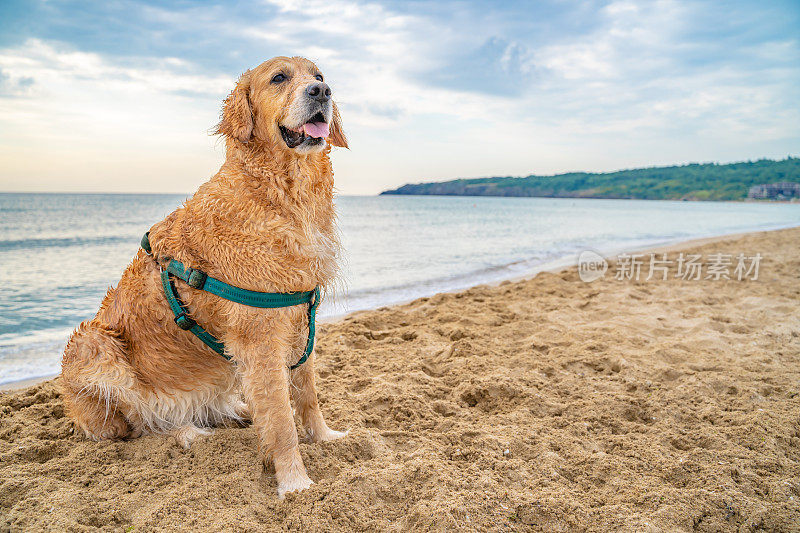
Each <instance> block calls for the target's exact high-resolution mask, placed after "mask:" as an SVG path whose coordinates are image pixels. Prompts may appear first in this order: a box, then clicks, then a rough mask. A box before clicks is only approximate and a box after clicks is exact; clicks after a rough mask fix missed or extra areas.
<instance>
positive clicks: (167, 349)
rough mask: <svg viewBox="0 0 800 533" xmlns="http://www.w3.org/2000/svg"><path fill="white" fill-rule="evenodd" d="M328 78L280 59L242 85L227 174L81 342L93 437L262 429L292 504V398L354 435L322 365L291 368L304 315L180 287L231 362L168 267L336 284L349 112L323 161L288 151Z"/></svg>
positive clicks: (334, 126) (310, 424) (70, 353)
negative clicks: (322, 389) (341, 167)
mask: <svg viewBox="0 0 800 533" xmlns="http://www.w3.org/2000/svg"><path fill="white" fill-rule="evenodd" d="M278 71H280V72H284V73H287V74H289V79H288V80H287V81H286V82H285V83H282V84H279V85H277V84H275V83H271V82H270V80H272V78H273V76H274V74H275V73H276V72H278ZM317 74H319V71H318V70H317V67H316V66H315V65H314V64H313V63H311V62H310V61H308V60H305V59H302V58H285V57H278V58H274V59H271V60H269V61H267V62H265V63H263V64H261V65H259V66H258V67H256V68H255V69H253V70H250V71H248V72H246V73H244V74H243V75H242V76H241V78H240V79H239V81H238V83H237V84H236V87H235V88H234V90H233V91H232V92H231V94H230V95H229V96H228V98H227V99H226V100H225V102H224V105H223V113H222V119H221V121H220V123H219V126H218V133H220V134H222V135H224V137H225V142H226V160H225V163H224V164H223V165H222V167H221V168H220V170H219V172H217V174H216V175H215V176H214V177H213V178H211V180H209V181H208V182H206V183H204V184H203V185H202V186H201V187H200V188H199V189H198V191H197V192H196V193H195V194H194V196H192V197H191V198H189V199H188V200H187V201H186V202H185V204H184V205H183V206H182V207H179V208H178V209H176V210H175V211H174V212H173V213H172V214H170V215H169V216H167V217H166V218H165V219H164V220H162V221H161V222H158V223H157V224H155V225H154V226H153V227H152V228H151V230H150V242H151V245H152V249H153V257H150V256H148V255H147V254H146V253H145V252H144V251H143V250H140V251H139V252H138V254H137V255H136V257H135V258H134V260H133V262H132V263H131V264H130V265H129V266H128V268H127V269H126V270H125V272H124V274H123V275H122V279H121V280H120V282H119V284H118V285H117V287H116V288H112V289H110V290H109V291H108V294H107V295H106V297H105V299H104V300H103V303H102V305H101V307H100V310H99V311H98V313H97V315H96V316H95V317H94V318H93V319H92V320H88V321H86V322H84V323H82V324H81V325H80V326H79V327H78V328H77V329H76V331H75V332H74V333H73V335H72V337H71V339H70V341H69V343H68V344H67V347H66V349H65V351H64V357H63V361H62V376H63V388H64V390H63V392H64V399H65V403H66V407H67V412H68V414H69V415H70V416H71V417H72V418H73V419H74V420H75V422H76V424H77V425H78V426H80V427H81V428H82V429H83V430H84V431H85V433H86V435H87V437H89V438H92V439H96V440H100V439H114V438H123V437H127V438H131V437H136V436H139V435H141V434H142V433H145V432H166V433H171V434H173V435H174V436H175V437H176V438H177V439H178V441H179V442H180V443H181V444H183V445H184V446H189V445H190V444H191V441H192V440H193V439H194V438H195V437H197V436H198V435H201V434H204V433H207V432H208V430H207V429H205V428H207V427H208V426H211V425H214V424H218V423H222V422H224V421H226V420H242V419H252V422H253V425H254V427H255V428H256V430H257V432H258V435H259V442H260V446H261V449H262V451H263V453H264V457H265V460H267V459H269V458H271V459H272V460H273V462H274V464H275V472H276V477H277V480H278V492H279V495H281V496H282V495H283V494H284V493H285V492H287V491H292V490H298V489H300V490H301V489H303V488H306V487H308V486H309V485H310V483H311V480H310V479H309V478H308V476H307V475H306V471H305V467H304V465H303V462H302V459H301V458H300V453H299V450H298V445H297V443H298V436H297V430H296V428H295V424H294V417H293V412H292V408H291V403H290V397H291V399H292V400H293V401H294V404H295V407H296V411H297V413H298V415H299V417H300V419H301V421H302V424H303V426H304V427H305V429H306V431H307V433H308V435H309V436H310V438H311V439H312V440H314V441H321V440H328V439H332V438H337V437H340V436H342V435H343V433H340V432H336V431H333V430H331V429H329V428H328V426H327V425H326V424H325V421H324V419H323V417H322V413H321V412H320V409H319V406H318V404H317V394H316V390H315V386H314V355H313V354H312V355H311V357H310V358H309V359H308V361H307V362H306V363H305V364H303V365H302V366H300V367H299V368H298V369H296V370H294V371H289V369H288V365H291V364H294V363H295V362H296V361H297V360H298V359H299V357H300V355H301V354H302V352H303V349H304V348H305V342H306V335H307V307H306V306H305V305H302V306H295V307H289V308H280V309H257V308H253V307H248V306H244V305H241V304H236V303H232V302H230V301H227V300H224V299H222V298H219V297H216V296H214V295H211V294H209V293H206V292H203V291H197V290H194V289H191V288H189V287H188V286H187V285H186V284H184V283H183V282H181V281H178V282H176V286H177V288H178V292H179V294H180V296H181V298H182V299H183V301H184V302H185V303H186V304H187V306H188V308H189V309H190V311H191V313H192V316H193V318H195V319H196V320H197V321H198V323H200V324H201V325H202V326H203V327H205V328H206V329H207V330H209V331H210V332H211V333H212V334H214V335H215V336H217V337H218V338H220V339H222V340H223V341H224V343H225V346H226V350H227V351H228V352H229V353H230V355H231V356H232V358H233V361H234V363H230V362H228V361H226V360H225V359H223V358H222V357H220V356H219V355H217V354H216V353H214V352H213V351H212V350H211V349H209V348H208V347H207V346H206V345H204V344H203V343H202V342H201V341H200V340H199V339H197V338H196V337H195V336H194V335H192V334H191V333H188V332H186V331H183V330H181V329H179V328H178V327H177V326H176V325H175V323H174V320H173V314H172V312H171V311H170V309H169V307H168V305H167V302H166V299H165V297H164V293H163V290H162V287H161V283H160V278H159V265H158V262H161V263H162V264H163V262H164V258H166V257H170V258H175V259H178V260H179V261H181V262H183V263H184V264H185V265H187V266H190V267H194V268H199V269H202V270H204V271H205V272H207V273H208V275H209V276H213V277H215V278H218V279H220V280H223V281H225V282H226V283H230V284H232V285H236V286H238V287H242V288H246V289H250V290H254V291H265V292H290V291H305V290H310V289H313V288H314V287H315V286H317V285H319V286H322V287H323V288H324V287H326V286H330V284H331V283H332V282H333V280H334V278H335V277H336V275H337V254H338V250H339V241H338V237H337V230H336V226H335V213H334V206H333V172H332V170H331V163H330V159H329V157H328V154H329V152H330V144H334V145H337V146H344V147H346V146H347V141H346V139H345V137H344V134H343V132H342V127H341V121H340V118H339V113H338V110H337V109H336V107H335V104H332V102H331V113H330V115H331V116H330V121H329V123H330V130H331V131H330V136H329V138H328V143H326V144H325V146H324V147H322V148H321V149H319V150H313V149H312V150H308V151H302V150H293V149H290V148H288V147H287V146H286V143H285V142H284V141H283V139H282V138H281V135H280V131H279V129H278V125H279V124H285V123H286V121H290V122H291V121H292V120H296V117H293V116H292V113H297V107H298V105H299V104H298V98H302V96H303V94H304V90H305V87H307V86H308V85H309V84H310V83H314V82H315V75H317ZM242 393H243V394H242ZM242 399H244V402H243V401H242Z"/></svg>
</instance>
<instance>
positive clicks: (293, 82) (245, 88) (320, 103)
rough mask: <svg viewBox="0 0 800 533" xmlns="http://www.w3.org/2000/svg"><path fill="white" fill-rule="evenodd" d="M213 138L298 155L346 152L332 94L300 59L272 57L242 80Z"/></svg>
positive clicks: (226, 104)
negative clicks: (331, 149) (217, 136)
mask: <svg viewBox="0 0 800 533" xmlns="http://www.w3.org/2000/svg"><path fill="white" fill-rule="evenodd" d="M216 132H217V133H221V134H224V135H225V136H227V137H228V138H229V139H233V140H236V141H239V142H241V143H245V144H247V143H249V142H251V141H252V140H253V138H254V137H255V138H256V139H257V140H258V141H260V142H262V143H267V144H269V145H270V146H274V147H276V148H277V149H280V150H288V151H289V152H292V153H295V154H298V155H306V154H311V153H315V152H321V151H322V150H323V149H324V148H325V147H326V145H327V143H330V144H332V145H334V146H341V147H344V148H347V138H346V137H345V135H344V131H343V130H342V121H341V117H340V116H339V110H338V109H337V108H336V104H335V103H334V101H333V100H332V99H331V89H330V87H329V86H328V84H327V83H325V78H324V76H323V75H322V72H320V70H319V69H318V68H317V66H316V65H315V64H314V63H312V62H311V61H309V60H308V59H304V58H302V57H275V58H273V59H270V60H269V61H265V62H264V63H262V64H260V65H259V66H257V67H256V68H254V69H252V70H248V71H247V72H245V73H244V74H242V76H241V77H240V78H239V81H238V82H237V83H236V87H235V88H234V89H233V91H231V94H230V95H229V96H228V97H227V98H226V99H225V102H224V104H223V108H222V120H221V121H220V123H219V125H218V126H217V131H216Z"/></svg>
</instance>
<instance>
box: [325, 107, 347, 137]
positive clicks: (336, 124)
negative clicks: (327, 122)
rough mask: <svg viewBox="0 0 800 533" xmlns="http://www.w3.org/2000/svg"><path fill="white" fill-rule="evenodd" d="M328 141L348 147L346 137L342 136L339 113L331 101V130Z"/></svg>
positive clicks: (342, 130)
mask: <svg viewBox="0 0 800 533" xmlns="http://www.w3.org/2000/svg"><path fill="white" fill-rule="evenodd" d="M328 142H329V143H331V144H332V145H333V146H341V147H342V148H349V146H347V137H345V136H344V129H343V128H342V116H341V115H340V114H339V108H338V107H336V102H333V118H332V119H331V132H330V135H328Z"/></svg>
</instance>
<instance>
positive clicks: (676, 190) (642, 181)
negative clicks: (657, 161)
mask: <svg viewBox="0 0 800 533" xmlns="http://www.w3.org/2000/svg"><path fill="white" fill-rule="evenodd" d="M798 182H800V158H797V157H787V158H786V159H781V160H778V161H775V160H771V159H759V160H758V161H746V162H741V163H730V164H725V165H719V164H716V163H702V164H699V163H692V164H688V165H681V166H671V167H650V168H639V169H632V170H619V171H616V172H605V173H592V172H570V173H568V174H557V175H554V176H536V175H531V176H525V177H511V176H506V177H493V178H474V179H457V180H452V181H443V182H431V183H415V184H412V183H409V184H406V185H403V186H402V187H399V188H397V189H393V190H389V191H384V192H382V193H381V194H414V195H445V196H529V197H530V196H534V197H544V198H616V199H639V200H727V201H730V200H745V199H747V198H748V194H750V197H751V198H754V199H789V198H791V197H792V195H793V193H792V191H797V192H798V196H800V185H798ZM778 185H780V187H776V186H778ZM787 185H788V187H787ZM795 185H797V186H796V187H795ZM765 191H778V192H776V194H775V196H774V197H770V196H769V194H768V193H767V192H765ZM784 193H788V194H789V195H790V196H786V194H784Z"/></svg>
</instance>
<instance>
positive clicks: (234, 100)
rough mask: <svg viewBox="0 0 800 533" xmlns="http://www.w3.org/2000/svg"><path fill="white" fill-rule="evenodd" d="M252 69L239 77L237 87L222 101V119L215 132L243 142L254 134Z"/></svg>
mask: <svg viewBox="0 0 800 533" xmlns="http://www.w3.org/2000/svg"><path fill="white" fill-rule="evenodd" d="M249 92H250V71H249V70H248V71H247V72H245V73H244V74H242V75H241V77H239V81H238V82H236V87H234V88H233V90H232V91H231V94H229V95H228V97H227V98H226V99H225V101H224V102H223V103H222V119H221V120H220V121H219V124H218V125H217V129H216V131H215V132H214V133H221V134H223V135H225V136H226V137H229V138H231V139H237V140H239V141H241V142H243V143H246V142H247V141H249V140H250V137H251V136H252V135H253V110H252V108H251V107H250V98H249V97H248V93H249Z"/></svg>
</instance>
